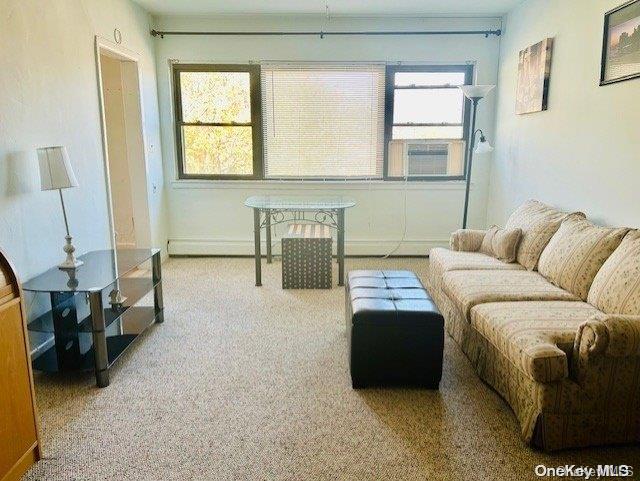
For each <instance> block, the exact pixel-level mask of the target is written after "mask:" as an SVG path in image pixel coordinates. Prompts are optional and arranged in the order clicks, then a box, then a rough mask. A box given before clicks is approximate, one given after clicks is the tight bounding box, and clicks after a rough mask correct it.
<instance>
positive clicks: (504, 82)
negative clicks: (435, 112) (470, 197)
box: [488, 0, 640, 227]
mask: <svg viewBox="0 0 640 481" xmlns="http://www.w3.org/2000/svg"><path fill="white" fill-rule="evenodd" d="M621 3H623V2H622V0H562V1H558V0H528V1H527V2H525V3H524V4H522V5H521V6H520V7H518V8H516V9H515V10H513V11H512V12H510V13H509V15H508V16H507V18H506V22H505V35H504V37H503V38H502V42H501V51H500V75H499V79H498V86H499V90H498V99H499V100H498V108H497V130H496V139H497V145H496V151H495V152H494V163H493V169H492V172H491V185H490V196H489V198H490V201H489V209H488V218H489V220H490V221H491V222H496V223H503V222H504V220H505V219H506V217H507V216H508V214H509V212H510V211H512V210H513V209H514V208H515V206H516V205H517V204H519V203H520V202H521V201H523V200H525V199H527V198H531V197H533V198H538V199H540V200H542V201H545V202H548V203H550V204H554V205H557V206H559V207H562V208H564V209H567V210H573V209H576V210H582V211H584V212H585V213H586V214H587V215H588V217H589V218H591V219H592V220H594V221H595V222H598V223H602V224H610V225H625V226H631V227H640V209H638V206H639V205H640V189H638V179H640V130H639V129H638V126H640V79H636V80H630V81H627V82H622V83H618V84H614V85H608V86H604V87H600V86H599V85H598V84H599V78H600V57H601V49H602V30H603V23H604V13H605V12H606V11H608V10H610V9H611V8H614V7H615V6H617V5H620V4H621ZM545 37H555V41H554V47H553V48H554V51H553V63H552V66H551V84H550V91H549V107H548V110H547V111H545V112H541V113H534V114H529V115H516V114H515V92H516V83H517V70H518V52H519V51H520V50H522V49H524V48H526V47H527V46H529V45H531V44H534V43H536V42H538V41H540V40H542V39H544V38H545Z"/></svg>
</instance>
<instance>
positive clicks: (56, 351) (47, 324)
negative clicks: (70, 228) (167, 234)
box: [23, 249, 164, 387]
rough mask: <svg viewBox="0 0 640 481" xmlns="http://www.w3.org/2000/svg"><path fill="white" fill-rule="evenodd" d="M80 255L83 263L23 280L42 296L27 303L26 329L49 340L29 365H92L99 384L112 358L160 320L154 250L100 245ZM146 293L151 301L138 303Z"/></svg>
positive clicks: (62, 368)
mask: <svg viewBox="0 0 640 481" xmlns="http://www.w3.org/2000/svg"><path fill="white" fill-rule="evenodd" d="M80 259H81V260H82V261H83V262H84V264H83V265H81V266H80V267H78V268H77V269H76V270H75V271H65V270H60V269H58V268H57V267H54V268H52V269H49V270H48V271H46V272H44V273H43V274H40V275H39V276H37V277H34V278H33V279H31V280H30V281H28V282H26V283H25V284H24V285H23V289H24V290H25V291H30V292H33V293H34V296H45V299H40V302H38V303H35V302H34V303H32V304H34V306H35V307H34V310H36V309H37V312H38V314H37V315H36V317H35V319H33V320H32V321H31V322H29V324H28V329H29V331H30V332H34V333H40V334H44V335H49V336H52V341H53V345H52V346H51V347H49V348H48V349H46V350H44V351H43V352H42V353H40V354H39V355H38V356H37V357H34V359H33V367H34V369H37V370H40V371H47V372H65V371H76V370H94V371H95V375H96V382H97V384H98V386H99V387H105V386H108V385H109V368H110V367H111V365H113V363H114V362H115V361H116V359H118V357H120V355H121V354H122V353H123V352H124V351H125V350H126V349H127V347H129V346H130V345H131V343H132V342H133V341H134V340H135V339H136V338H137V337H138V336H139V335H140V334H142V332H144V331H145V330H146V329H147V328H148V327H149V326H150V325H151V324H153V323H154V322H156V323H160V322H162V321H163V320H164V318H163V308H164V305H163V300H162V272H161V266H160V250H159V249H122V250H121V249H118V250H100V251H93V252H88V253H86V254H84V255H83V256H80ZM148 264H150V266H148ZM149 267H150V269H149ZM152 293H153V294H152ZM147 295H148V296H149V299H148V301H147V304H151V303H152V304H153V305H141V304H144V302H141V301H142V300H143V299H146V298H147ZM151 295H153V301H151V299H150V297H151ZM46 297H48V299H46ZM35 300H37V299H35ZM35 300H34V301H35ZM47 303H49V305H47ZM40 304H44V307H40V308H38V306H39V305H40Z"/></svg>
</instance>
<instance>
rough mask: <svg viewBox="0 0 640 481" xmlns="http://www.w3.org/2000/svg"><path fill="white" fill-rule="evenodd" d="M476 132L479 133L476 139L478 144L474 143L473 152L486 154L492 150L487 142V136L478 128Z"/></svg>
mask: <svg viewBox="0 0 640 481" xmlns="http://www.w3.org/2000/svg"><path fill="white" fill-rule="evenodd" d="M478 132H479V133H480V140H479V141H478V144H477V145H476V148H475V150H474V152H475V153H476V154H488V153H490V152H493V146H492V145H491V144H490V143H489V141H488V140H487V138H486V137H485V136H484V133H483V132H482V130H480V129H478V130H477V131H476V134H477V133H478Z"/></svg>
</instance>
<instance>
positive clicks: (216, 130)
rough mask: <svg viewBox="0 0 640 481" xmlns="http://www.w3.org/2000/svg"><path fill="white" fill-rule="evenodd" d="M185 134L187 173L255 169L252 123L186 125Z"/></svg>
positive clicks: (232, 172)
mask: <svg viewBox="0 0 640 481" xmlns="http://www.w3.org/2000/svg"><path fill="white" fill-rule="evenodd" d="M182 134H183V135H182V138H183V142H184V155H183V160H184V173H185V174H208V175H251V174H252V173H253V148H252V137H251V135H252V128H251V127H209V126H185V127H183V128H182Z"/></svg>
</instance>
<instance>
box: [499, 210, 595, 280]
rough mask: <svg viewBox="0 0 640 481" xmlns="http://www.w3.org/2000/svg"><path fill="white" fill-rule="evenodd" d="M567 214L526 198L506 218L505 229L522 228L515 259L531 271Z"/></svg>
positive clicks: (582, 215)
mask: <svg viewBox="0 0 640 481" xmlns="http://www.w3.org/2000/svg"><path fill="white" fill-rule="evenodd" d="M568 215H578V216H581V217H584V214H580V213H578V214H566V213H564V212H560V211H558V210H556V209H554V208H553V207H549V206H548V205H546V204H543V203H542V202H538V201H537V200H528V201H526V202H525V203H524V204H522V205H521V206H520V207H518V208H517V209H516V210H515V211H514V212H513V214H511V216H510V217H509V219H508V220H507V223H506V225H505V228H506V229H522V239H521V240H520V244H519V245H518V252H517V255H516V260H517V261H518V262H519V263H520V264H522V265H523V266H525V267H526V268H527V269H528V270H530V271H532V270H534V269H535V268H536V266H537V265H538V259H539V258H540V254H541V253H542V251H543V250H544V248H545V247H546V246H547V244H548V243H549V240H550V239H551V237H552V236H553V234H555V233H556V231H557V230H558V228H559V227H560V223H561V222H562V221H563V220H564V219H565V218H566V217H567V216H568Z"/></svg>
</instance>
